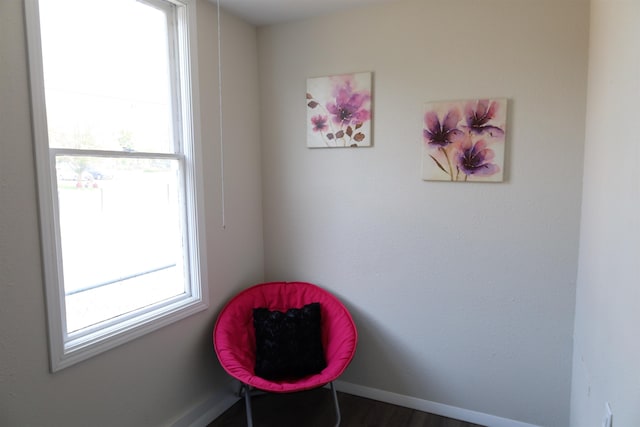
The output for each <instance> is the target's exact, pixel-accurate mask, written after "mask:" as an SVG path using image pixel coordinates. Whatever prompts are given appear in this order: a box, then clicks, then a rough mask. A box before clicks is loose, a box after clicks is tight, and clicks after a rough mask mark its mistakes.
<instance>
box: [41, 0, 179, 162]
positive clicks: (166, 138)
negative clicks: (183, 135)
mask: <svg viewBox="0 0 640 427" xmlns="http://www.w3.org/2000/svg"><path fill="white" fill-rule="evenodd" d="M41 31H42V50H43V62H44V72H45V95H46V104H47V105H46V107H47V120H48V126H49V144H50V146H51V147H55V148H82V149H98V150H114V151H144V152H173V151H174V149H173V128H172V125H171V118H172V110H171V85H170V66H169V45H170V44H169V40H168V31H167V15H166V13H165V11H162V10H159V9H156V8H154V7H151V6H149V5H148V4H144V3H141V2H138V1H135V0H109V1H97V0H56V1H43V2H41Z"/></svg>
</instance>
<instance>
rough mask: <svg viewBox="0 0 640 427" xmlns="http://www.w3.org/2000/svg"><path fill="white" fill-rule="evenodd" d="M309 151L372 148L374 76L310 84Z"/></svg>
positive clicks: (356, 75)
mask: <svg viewBox="0 0 640 427" xmlns="http://www.w3.org/2000/svg"><path fill="white" fill-rule="evenodd" d="M306 102H307V147H312V148H319V147H369V146H371V73H354V74H343V75H338V76H330V77H317V78H310V79H308V80H307V98H306Z"/></svg>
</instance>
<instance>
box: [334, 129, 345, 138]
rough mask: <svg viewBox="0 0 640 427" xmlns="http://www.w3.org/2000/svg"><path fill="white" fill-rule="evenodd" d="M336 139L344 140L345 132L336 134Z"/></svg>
mask: <svg viewBox="0 0 640 427" xmlns="http://www.w3.org/2000/svg"><path fill="white" fill-rule="evenodd" d="M336 138H344V132H343V131H341V130H339V131H338V132H336Z"/></svg>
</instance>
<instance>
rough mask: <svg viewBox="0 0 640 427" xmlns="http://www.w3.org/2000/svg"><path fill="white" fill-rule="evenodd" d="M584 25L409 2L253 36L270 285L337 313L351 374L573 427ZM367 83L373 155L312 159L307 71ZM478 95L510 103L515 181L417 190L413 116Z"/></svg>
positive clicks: (524, 7)
mask: <svg viewBox="0 0 640 427" xmlns="http://www.w3.org/2000/svg"><path fill="white" fill-rule="evenodd" d="M588 13H589V10H588V4H587V3H586V2H582V1H560V2H558V1H535V2H531V1H521V0H516V1H512V0H508V1H507V0H505V1H502V0H491V1H471V0H452V1H451V0H449V1H440V0H429V1H424V0H406V1H398V2H394V3H392V4H388V5H379V6H372V7H368V8H365V9H360V10H353V11H350V12H346V13H342V14H332V15H329V16H325V17H320V18H315V19H310V20H305V21H299V22H295V23H289V24H282V25H275V26H270V27H262V28H260V29H259V30H258V51H259V70H260V90H261V92H260V93H261V99H260V102H261V103H260V105H261V126H262V135H263V144H262V158H263V195H264V227H265V271H266V276H267V279H269V280H309V281H312V282H316V283H318V284H320V285H322V286H326V287H328V288H330V289H331V290H333V291H335V292H336V293H337V294H338V295H339V296H341V297H343V298H344V299H345V300H346V301H347V303H348V304H349V306H350V308H351V309H352V310H353V313H354V316H355V319H356V321H357V322H358V324H359V328H360V346H359V350H358V353H357V355H356V358H355V360H354V363H353V364H352V365H351V367H350V368H349V370H348V371H347V374H346V375H345V377H344V378H343V379H344V380H345V381H348V382H351V383H355V384H359V385H363V386H367V387H371V388H376V389H381V390H386V391H390V392H395V393H399V394H403V395H407V396H412V397H417V398H420V399H425V400H429V401H434V402H440V403H444V404H447V405H451V406H455V407H459V408H466V409H470V410H475V411H479V412H483V413H487V414H493V415H496V416H499V417H504V418H511V419H516V420H521V421H525V422H528V423H533V424H539V425H544V426H559V427H564V426H566V425H567V424H568V422H569V410H568V407H569V399H570V386H571V362H572V332H573V319H574V303H575V281H576V269H577V257H578V235H579V218H580V195H581V179H582V161H583V158H582V157H583V143H584V111H585V97H586V66H587V45H588V24H589V19H588V16H589V15H588ZM360 71H373V72H374V89H373V92H374V93H373V96H374V104H375V105H374V111H373V138H374V147H372V148H362V149H355V150H354V149H334V150H330V149H313V150H310V149H308V148H306V143H305V132H306V131H305V122H306V111H305V104H304V101H305V99H304V93H305V88H306V78H307V77H317V76H323V75H331V74H341V73H346V72H360ZM475 97H506V98H508V99H509V116H510V117H509V120H508V130H507V133H508V136H507V159H506V182H504V183H502V184H451V183H441V182H440V183H434V182H424V181H422V180H421V179H420V176H421V175H420V165H421V144H422V140H421V135H422V129H423V104H424V103H425V102H427V101H437V100H457V99H468V98H475ZM542 408H544V409H542Z"/></svg>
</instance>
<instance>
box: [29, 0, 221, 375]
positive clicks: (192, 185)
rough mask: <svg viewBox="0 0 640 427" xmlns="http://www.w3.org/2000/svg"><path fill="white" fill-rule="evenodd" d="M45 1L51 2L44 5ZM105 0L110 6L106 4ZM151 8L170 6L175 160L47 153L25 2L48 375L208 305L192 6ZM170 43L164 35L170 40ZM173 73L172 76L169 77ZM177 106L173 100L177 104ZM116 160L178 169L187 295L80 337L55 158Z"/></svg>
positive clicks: (34, 38)
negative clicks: (68, 289) (65, 270)
mask: <svg viewBox="0 0 640 427" xmlns="http://www.w3.org/2000/svg"><path fill="white" fill-rule="evenodd" d="M49 1H50V0H49ZM105 1H109V0H105ZM144 1H145V2H146V3H148V4H150V5H154V6H156V7H163V9H165V7H164V6H166V5H169V6H170V7H171V8H174V9H173V10H175V15H174V16H175V20H174V21H175V22H174V24H175V26H176V33H175V34H176V36H177V37H175V40H174V41H173V47H174V48H173V49H170V50H173V51H174V55H173V58H172V61H175V64H177V67H172V69H173V73H172V76H171V77H172V80H173V81H174V82H175V81H177V82H178V85H177V87H175V88H174V90H173V92H174V94H173V98H174V105H176V111H175V114H174V129H175V131H174V132H175V133H176V137H177V140H178V141H179V143H178V144H177V145H179V147H177V149H176V154H167V155H159V154H158V153H152V154H149V153H128V152H112V151H98V150H72V149H55V148H50V147H49V139H48V127H47V114H46V106H45V86H44V71H43V60H42V44H41V32H40V16H39V7H38V4H39V0H25V18H26V24H27V42H28V48H29V49H28V50H29V52H28V54H29V73H30V81H31V102H32V121H33V133H34V135H33V137H34V149H35V160H36V171H37V184H38V198H39V205H40V206H39V208H40V209H39V210H40V212H39V213H40V229H41V240H42V258H43V266H44V283H45V294H46V304H47V320H48V331H49V348H50V367H51V371H52V372H55V371H58V370H60V369H63V368H66V367H68V366H71V365H73V364H75V363H78V362H80V361H83V360H86V359H88V358H90V357H93V356H95V355H97V354H100V353H103V352H105V351H107V350H109V349H112V348H114V347H116V346H119V345H121V344H124V343H126V342H128V341H131V340H133V339H135V338H137V337H140V336H142V335H144V334H147V333H149V332H152V331H154V330H157V329H159V328H161V327H163V326H166V325H168V324H171V323H174V322H176V321H178V320H180V319H183V318H185V317H187V316H191V315H193V314H195V313H197V312H200V311H202V310H205V309H207V308H208V306H209V295H208V281H207V269H206V260H207V257H206V241H205V238H206V232H205V216H204V197H203V194H204V193H203V177H202V161H201V159H202V155H201V153H202V143H201V135H200V114H199V105H200V102H199V97H198V94H199V91H198V74H197V70H198V63H197V45H196V34H197V33H196V1H195V0H144ZM170 39H171V36H170ZM174 74H175V75H174ZM176 101H177V102H176ZM81 153H84V154H86V155H88V156H105V157H118V158H136V157H137V158H142V157H144V158H149V157H151V158H165V159H178V161H179V162H180V164H181V166H182V168H181V170H182V171H183V174H182V179H183V181H184V182H183V186H182V187H183V196H184V197H183V198H184V202H185V204H186V218H185V222H186V228H187V230H188V231H187V232H186V243H187V245H186V247H187V252H188V254H187V257H186V259H188V269H189V271H188V276H189V278H190V289H191V292H190V293H187V294H185V295H184V296H183V297H177V298H173V299H171V300H170V301H169V302H166V301H165V302H163V303H159V304H156V305H155V306H152V308H151V309H145V310H139V311H137V312H135V313H134V314H133V315H128V316H122V319H119V320H118V321H117V322H103V323H102V324H101V326H100V327H98V328H87V330H85V331H84V332H83V333H81V334H75V333H74V334H68V333H67V331H66V320H65V318H66V315H65V313H66V310H65V293H64V282H63V275H62V254H61V238H60V226H59V211H58V195H57V180H56V171H55V163H54V161H55V157H56V155H60V154H71V155H80V154H81Z"/></svg>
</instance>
